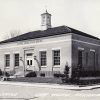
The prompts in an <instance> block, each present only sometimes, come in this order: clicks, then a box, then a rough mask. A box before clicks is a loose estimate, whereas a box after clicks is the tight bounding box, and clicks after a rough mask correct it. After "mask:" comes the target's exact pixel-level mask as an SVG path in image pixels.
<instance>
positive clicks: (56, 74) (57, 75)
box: [54, 73, 65, 78]
mask: <svg viewBox="0 0 100 100" xmlns="http://www.w3.org/2000/svg"><path fill="white" fill-rule="evenodd" d="M64 76H65V75H64V74H61V73H54V77H56V78H59V77H64Z"/></svg>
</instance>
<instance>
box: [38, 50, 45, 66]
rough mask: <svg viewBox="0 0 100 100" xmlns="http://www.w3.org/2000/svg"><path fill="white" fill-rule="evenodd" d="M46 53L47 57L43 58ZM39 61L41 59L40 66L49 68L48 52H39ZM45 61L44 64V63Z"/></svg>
mask: <svg viewBox="0 0 100 100" xmlns="http://www.w3.org/2000/svg"><path fill="white" fill-rule="evenodd" d="M44 52H45V57H43V55H42V54H41V53H44ZM39 59H40V66H41V67H47V51H46V50H43V51H39ZM42 61H44V62H42Z"/></svg>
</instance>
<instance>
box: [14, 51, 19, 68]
mask: <svg viewBox="0 0 100 100" xmlns="http://www.w3.org/2000/svg"><path fill="white" fill-rule="evenodd" d="M16 55H18V56H19V53H15V54H14V67H18V66H19V57H18V59H17V63H18V64H17V65H16Z"/></svg>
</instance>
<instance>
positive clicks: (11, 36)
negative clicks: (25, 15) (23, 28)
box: [10, 30, 21, 38]
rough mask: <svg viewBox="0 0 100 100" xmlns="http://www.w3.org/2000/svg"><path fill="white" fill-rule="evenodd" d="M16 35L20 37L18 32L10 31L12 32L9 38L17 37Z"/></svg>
mask: <svg viewBox="0 0 100 100" xmlns="http://www.w3.org/2000/svg"><path fill="white" fill-rule="evenodd" d="M18 35H21V32H20V30H12V31H11V32H10V38H13V37H16V36H18Z"/></svg>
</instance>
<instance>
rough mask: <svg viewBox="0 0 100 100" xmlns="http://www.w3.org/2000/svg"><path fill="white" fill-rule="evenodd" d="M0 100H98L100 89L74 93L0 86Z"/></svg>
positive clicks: (38, 88) (51, 89)
mask: <svg viewBox="0 0 100 100" xmlns="http://www.w3.org/2000/svg"><path fill="white" fill-rule="evenodd" d="M13 98H16V99H13ZM26 98H27V99H26ZM29 98H30V99H29ZM0 100H100V88H98V89H94V90H77V91H76V90H64V89H53V88H48V87H36V86H20V85H9V84H6V85H4V84H0Z"/></svg>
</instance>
